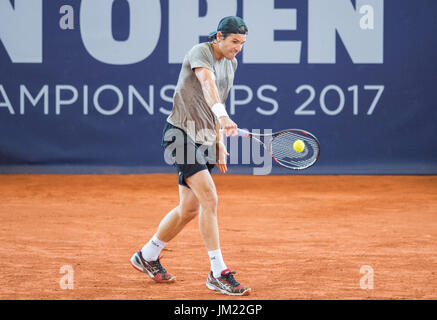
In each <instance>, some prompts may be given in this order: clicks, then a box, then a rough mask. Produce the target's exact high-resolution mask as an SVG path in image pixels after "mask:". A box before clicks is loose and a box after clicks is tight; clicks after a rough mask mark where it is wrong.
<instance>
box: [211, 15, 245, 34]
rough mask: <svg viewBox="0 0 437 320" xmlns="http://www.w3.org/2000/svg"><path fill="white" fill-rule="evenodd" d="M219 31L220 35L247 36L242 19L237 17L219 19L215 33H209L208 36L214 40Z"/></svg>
mask: <svg viewBox="0 0 437 320" xmlns="http://www.w3.org/2000/svg"><path fill="white" fill-rule="evenodd" d="M219 31H221V32H222V33H239V34H247V31H248V29H247V26H246V23H245V22H244V20H243V19H241V18H240V17H237V16H229V17H224V18H223V19H221V20H220V22H219V24H218V27H217V31H213V32H211V33H210V34H209V35H208V36H209V37H210V38H214V36H215V35H216V34H217V33H218V32H219Z"/></svg>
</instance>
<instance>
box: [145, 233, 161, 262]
mask: <svg viewBox="0 0 437 320" xmlns="http://www.w3.org/2000/svg"><path fill="white" fill-rule="evenodd" d="M166 244H167V242H164V241H161V240H159V239H158V237H157V236H156V234H155V235H154V236H153V238H152V239H150V241H149V242H147V244H146V245H145V246H144V247H143V248H142V249H141V253H142V255H143V258H144V260H146V261H155V260H157V259H158V257H159V254H160V253H161V250H162V249H164V247H165V245H166Z"/></svg>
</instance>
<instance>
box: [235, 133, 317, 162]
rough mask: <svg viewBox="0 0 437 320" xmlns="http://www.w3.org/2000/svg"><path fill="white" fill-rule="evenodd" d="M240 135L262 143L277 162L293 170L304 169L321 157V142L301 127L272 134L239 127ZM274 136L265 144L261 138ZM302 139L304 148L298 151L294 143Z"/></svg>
mask: <svg viewBox="0 0 437 320" xmlns="http://www.w3.org/2000/svg"><path fill="white" fill-rule="evenodd" d="M238 135H239V136H241V137H246V138H250V139H252V140H255V141H257V142H259V143H261V144H262V146H263V147H264V149H265V150H266V151H268V152H269V153H270V154H271V155H272V157H273V159H274V160H275V161H276V163H277V164H279V165H281V166H283V167H285V168H288V169H293V170H302V169H306V168H309V167H311V166H312V165H313V164H314V163H316V161H317V159H319V155H320V143H319V141H318V140H317V138H316V137H315V136H314V135H312V134H311V133H309V132H307V131H305V130H300V129H286V130H282V131H279V132H275V133H270V134H257V133H252V132H249V131H246V130H243V129H238ZM270 137H271V138H272V139H271V140H270V139H269V140H270V142H269V143H268V144H265V143H264V142H262V141H261V140H260V138H270ZM297 140H301V141H303V143H304V149H303V150H302V151H301V152H297V151H296V150H295V149H294V143H295V142H296V141H297Z"/></svg>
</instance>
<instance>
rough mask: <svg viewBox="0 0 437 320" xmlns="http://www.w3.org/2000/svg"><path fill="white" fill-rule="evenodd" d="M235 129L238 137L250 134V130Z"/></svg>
mask: <svg viewBox="0 0 437 320" xmlns="http://www.w3.org/2000/svg"><path fill="white" fill-rule="evenodd" d="M237 131H238V135H239V136H240V137H249V136H250V132H249V131H246V130H243V129H237Z"/></svg>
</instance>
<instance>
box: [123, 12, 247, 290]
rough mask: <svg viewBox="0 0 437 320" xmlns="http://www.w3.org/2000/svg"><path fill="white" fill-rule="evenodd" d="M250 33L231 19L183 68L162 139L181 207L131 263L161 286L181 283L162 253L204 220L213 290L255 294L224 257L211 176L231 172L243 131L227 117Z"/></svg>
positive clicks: (194, 50)
mask: <svg viewBox="0 0 437 320" xmlns="http://www.w3.org/2000/svg"><path fill="white" fill-rule="evenodd" d="M247 32H248V28H247V26H246V24H245V22H244V21H243V19H241V18H239V17H236V16H230V17H225V18H223V19H222V20H220V22H219V25H218V27H217V30H216V31H214V32H212V33H210V35H209V36H210V40H211V41H210V42H204V43H200V44H197V45H195V46H194V47H193V48H192V49H191V50H190V51H189V52H188V53H187V54H186V56H185V58H184V61H183V63H182V68H181V71H180V74H179V79H178V82H177V86H176V89H175V94H174V97H173V109H172V112H171V114H170V115H169V117H168V118H167V122H166V124H165V127H164V130H163V139H162V146H163V147H164V148H165V150H166V153H165V154H166V156H168V154H169V152H170V154H171V155H172V156H175V154H176V156H175V157H174V158H175V160H174V161H175V162H174V165H175V167H176V168H177V171H178V173H179V197H180V202H179V205H178V206H177V207H176V208H174V209H173V210H171V211H170V212H169V213H168V214H167V215H166V216H165V217H164V218H163V219H162V221H161V223H160V224H159V226H158V230H157V232H156V233H155V235H154V236H153V237H152V238H151V239H150V241H149V242H148V243H147V244H146V245H145V246H144V247H143V248H142V249H141V250H139V251H138V252H136V253H135V254H134V255H133V256H132V258H131V264H132V265H133V267H134V268H136V269H137V270H139V271H141V272H144V273H146V274H148V275H149V276H150V277H151V278H152V279H153V280H155V281H157V282H172V281H174V280H175V277H174V276H173V275H172V274H170V273H168V272H167V271H166V269H165V268H164V267H163V266H162V265H161V262H160V257H159V255H160V252H161V250H162V249H163V248H164V247H165V245H166V244H167V243H168V242H169V241H170V240H172V239H173V238H174V237H175V236H176V235H177V234H178V233H179V232H180V231H181V230H182V229H183V228H184V226H185V225H186V224H187V223H188V222H190V221H191V220H192V219H194V218H195V217H197V216H199V231H200V235H201V237H202V239H203V242H204V244H205V246H206V249H207V251H208V255H209V259H210V263H211V272H210V274H209V275H208V277H207V281H206V285H207V287H208V288H209V289H211V290H215V291H219V292H221V293H224V294H228V295H249V294H250V288H247V287H245V286H243V285H241V284H240V283H238V282H237V281H236V280H235V278H234V274H235V272H232V271H231V270H230V269H229V268H228V267H227V265H226V264H225V262H224V260H223V257H222V253H221V250H220V240H219V228H218V222H217V202H218V198H217V192H216V187H215V184H214V181H213V179H212V177H211V173H210V172H211V170H212V169H213V168H214V166H215V164H217V167H218V169H219V171H220V172H222V173H226V172H227V166H226V157H227V156H229V154H228V152H227V150H226V147H225V145H224V143H223V133H224V134H226V136H234V135H237V125H236V123H235V122H233V121H232V120H231V118H230V117H229V115H228V114H227V112H226V108H225V105H224V103H225V101H226V99H227V96H228V93H229V90H230V88H231V87H232V85H233V80H234V73H235V70H236V69H237V59H236V58H235V57H236V55H237V54H238V53H239V52H240V51H241V49H242V47H243V44H244V42H245V41H246V34H247ZM181 149H182V153H181V152H180V151H181ZM169 150H170V151H169ZM180 154H182V155H183V156H182V157H181V156H180ZM216 160H218V161H216Z"/></svg>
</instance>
